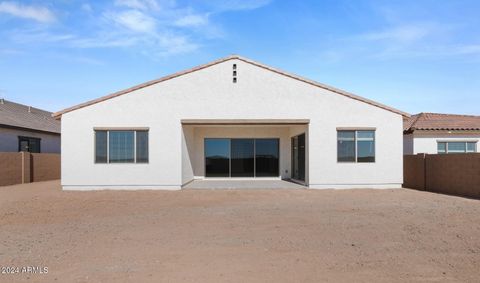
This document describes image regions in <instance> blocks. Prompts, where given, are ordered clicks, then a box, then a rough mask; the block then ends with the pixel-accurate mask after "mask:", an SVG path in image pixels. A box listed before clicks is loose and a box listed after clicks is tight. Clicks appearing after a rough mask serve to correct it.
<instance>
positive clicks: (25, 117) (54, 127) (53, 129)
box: [0, 98, 60, 133]
mask: <svg viewBox="0 0 480 283" xmlns="http://www.w3.org/2000/svg"><path fill="white" fill-rule="evenodd" d="M2 125H3V126H7V127H18V128H25V129H31V130H37V131H42V132H50V133H60V121H58V120H55V119H54V118H53V117H52V113H51V112H48V111H45V110H41V109H38V108H34V107H31V106H27V105H23V104H19V103H15V102H11V101H8V100H5V99H3V98H2V99H0V126H2Z"/></svg>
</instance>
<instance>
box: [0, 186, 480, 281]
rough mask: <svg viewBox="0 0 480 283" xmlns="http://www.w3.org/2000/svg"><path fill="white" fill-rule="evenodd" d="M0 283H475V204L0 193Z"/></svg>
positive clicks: (428, 198) (374, 195)
mask: <svg viewBox="0 0 480 283" xmlns="http://www.w3.org/2000/svg"><path fill="white" fill-rule="evenodd" d="M0 266H17V267H22V266H41V267H42V266H47V267H48V273H47V274H31V273H23V274H0V281H1V282H16V281H28V282H38V281H44V282H350V281H355V282H372V281H383V282H385V281H387V282H393V281H398V282H412V281H422V282H423V281H429V282H431V281H434V282H436V281H448V282H452V281H462V282H478V281H479V280H480V201H479V200H472V199H466V198H459V197H452V196H445V195H437V194H433V193H427V192H418V191H414V190H407V189H401V190H336V191H332V190H248V191H241V190H237V191H232V190H190V191H189V190H186V191H173V192H172V191H136V192H135V191H97V192H63V191H61V190H60V185H59V182H58V181H54V182H42V183H36V184H28V185H18V186H10V187H1V188H0Z"/></svg>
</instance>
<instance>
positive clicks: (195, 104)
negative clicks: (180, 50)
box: [62, 60, 403, 189]
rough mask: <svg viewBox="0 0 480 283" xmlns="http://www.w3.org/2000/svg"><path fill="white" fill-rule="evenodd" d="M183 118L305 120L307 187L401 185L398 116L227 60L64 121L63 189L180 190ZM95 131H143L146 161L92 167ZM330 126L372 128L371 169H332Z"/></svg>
mask: <svg viewBox="0 0 480 283" xmlns="http://www.w3.org/2000/svg"><path fill="white" fill-rule="evenodd" d="M234 63H235V64H237V71H238V82H237V83H236V84H234V83H232V64H234ZM182 119H310V124H309V129H308V159H309V162H308V166H309V167H308V174H309V176H308V180H309V184H310V187H313V188H330V187H337V188H339V187H400V185H401V184H402V174H403V172H402V156H403V152H402V117H401V116H400V115H399V114H395V113H393V112H390V111H387V110H384V109H381V108H378V107H375V106H372V105H369V104H366V103H364V102H360V101H357V100H353V99H350V98H347V97H345V96H342V95H339V94H336V93H333V92H331V91H328V90H325V89H321V88H318V87H316V86H313V85H310V84H306V83H304V82H301V81H298V80H294V79H291V78H288V77H285V76H282V75H280V74H276V73H273V72H270V71H267V70H265V69H262V68H259V67H257V66H253V65H251V64H248V63H245V62H243V61H239V60H230V61H227V62H224V63H220V64H217V65H214V66H211V67H209V68H206V69H202V70H200V71H197V72H194V73H190V74H188V75H184V76H181V77H177V78H174V79H171V80H168V81H164V82H162V83H159V84H155V85H152V86H149V87H146V88H142V89H138V90H136V91H134V92H131V93H129V94H125V95H122V96H119V97H116V98H114V99H110V100H106V101H103V102H101V103H97V104H94V105H91V106H89V107H86V108H82V109H79V110H76V111H73V112H69V113H66V114H64V115H63V116H62V139H63V140H62V184H63V186H64V188H65V189H92V188H116V189H122V188H125V189H126V188H129V189H131V188H164V189H178V188H180V186H181V184H182V183H184V181H185V180H187V179H188V178H189V177H191V174H192V172H188V166H186V165H187V163H188V158H189V157H186V156H183V157H182V151H183V152H186V151H185V148H186V146H187V145H186V142H185V140H184V139H185V135H184V131H182V125H181V120H182ZM94 127H107V128H108V127H149V129H150V132H149V136H150V153H149V155H150V162H149V163H148V164H94V162H93V161H94V160H93V159H94V139H93V133H94V132H93V128H94ZM337 127H375V128H376V162H375V163H360V164H356V163H351V164H345V163H337ZM190 134H191V133H190ZM187 135H188V134H187ZM182 149H183V150H182ZM190 157H191V156H190ZM182 168H183V169H182ZM185 169H186V170H187V171H185ZM191 169H193V168H191ZM282 170H283V169H282Z"/></svg>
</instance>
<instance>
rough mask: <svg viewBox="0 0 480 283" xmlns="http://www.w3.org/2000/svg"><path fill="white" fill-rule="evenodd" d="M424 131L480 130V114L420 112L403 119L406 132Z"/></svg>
mask: <svg viewBox="0 0 480 283" xmlns="http://www.w3.org/2000/svg"><path fill="white" fill-rule="evenodd" d="M416 130H423V131H480V116H473V115H456V114H440V113H419V114H415V115H412V116H411V117H410V118H408V119H404V121H403V131H404V133H412V132H414V131H416Z"/></svg>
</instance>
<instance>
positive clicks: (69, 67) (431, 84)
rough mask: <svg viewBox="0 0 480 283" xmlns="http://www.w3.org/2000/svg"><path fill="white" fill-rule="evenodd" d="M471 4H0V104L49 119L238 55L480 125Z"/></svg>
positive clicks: (476, 33) (463, 0) (358, 0)
mask: <svg viewBox="0 0 480 283" xmlns="http://www.w3.org/2000/svg"><path fill="white" fill-rule="evenodd" d="M479 13H480V2H479V1H478V0H471V1H468V0H450V1H448V0H443V1H440V0H414V1H408V0H403V1H374V0H365V1H363V0H350V1H347V0H325V1H285V0H284V1H280V0H277V1H274V0H243V1H242V0H191V1H180V0H112V1H93V0H90V1H74V0H57V1H46V0H44V1H2V0H0V96H2V97H5V98H6V99H9V100H13V101H18V102H20V103H24V104H29V105H33V106H36V107H40V108H44V109H47V110H50V111H57V110H60V109H62V108H65V107H68V106H72V105H74V104H77V103H80V102H84V101H86V100H90V99H93V98H96V97H99V96H102V95H106V94H109V93H111V92H114V91H118V90H121V89H124V88H127V87H130V86H132V85H135V84H138V83H142V82H144V81H147V80H151V79H155V78H158V77H161V76H164V75H167V74H170V73H173V72H176V71H180V70H183V69H186V68H190V67H192V66H196V65H199V64H203V63H206V62H209V61H212V60H215V59H217V58H219V57H224V56H227V55H230V54H239V55H242V56H245V57H248V58H251V59H253V60H257V61H259V62H261V63H264V64H267V65H271V66H273V67H277V68H280V69H283V70H286V71H288V72H291V73H294V74H298V75H301V76H304V77H308V78H310V79H313V80H316V81H319V82H322V83H326V84H330V85H332V86H335V87H338V88H341V89H344V90H347V91H350V92H353V93H355V94H357V95H361V96H364V97H367V98H370V99H373V100H376V101H378V102H381V103H384V104H387V105H389V106H392V107H396V108H398V109H400V110H403V111H406V112H409V113H417V112H422V111H423V112H442V113H463V114H476V115H480V107H479V97H480V17H479V16H478V15H479Z"/></svg>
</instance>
